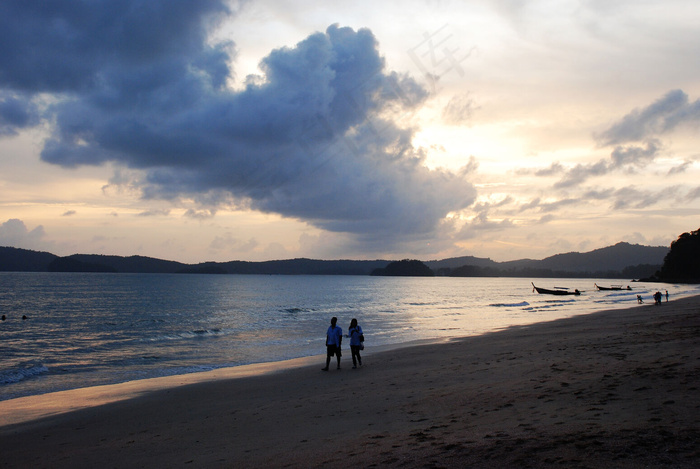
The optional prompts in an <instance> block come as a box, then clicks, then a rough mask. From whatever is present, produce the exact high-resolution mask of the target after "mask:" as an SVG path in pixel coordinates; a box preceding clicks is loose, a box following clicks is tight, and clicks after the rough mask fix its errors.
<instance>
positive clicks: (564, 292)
mask: <svg viewBox="0 0 700 469" xmlns="http://www.w3.org/2000/svg"><path fill="white" fill-rule="evenodd" d="M530 283H532V288H533V289H534V290H536V291H537V293H539V294H541V295H580V294H581V292H580V291H578V290H574V291H569V289H568V288H565V287H554V288H555V289H554V290H550V289H548V288H540V287H537V286H535V284H534V283H533V282H530Z"/></svg>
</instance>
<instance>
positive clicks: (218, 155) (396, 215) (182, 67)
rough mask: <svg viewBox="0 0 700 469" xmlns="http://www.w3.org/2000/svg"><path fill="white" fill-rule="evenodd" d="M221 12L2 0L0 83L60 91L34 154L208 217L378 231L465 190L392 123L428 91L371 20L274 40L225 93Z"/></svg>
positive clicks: (431, 210) (441, 208) (386, 232)
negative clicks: (394, 60) (399, 65)
mask: <svg viewBox="0 0 700 469" xmlns="http://www.w3.org/2000/svg"><path fill="white" fill-rule="evenodd" d="M39 10H41V11H39ZM227 14H230V10H229V8H228V6H227V3H226V2H224V1H223V0H218V1H217V0H206V1H201V2H189V1H185V0H178V1H174V0H153V1H151V2H147V3H143V2H139V1H136V0H111V1H108V0H102V1H95V2H90V3H88V4H84V3H79V4H75V3H71V2H67V3H61V2H59V4H57V5H56V6H55V8H52V9H48V8H46V9H35V8H31V6H30V4H29V3H28V2H23V1H12V0H11V1H9V2H4V3H3V5H2V6H1V7H0V18H2V19H0V31H3V32H0V44H2V45H1V46H0V57H1V59H0V89H2V88H4V89H5V90H6V91H9V92H14V93H19V92H21V93H25V94H26V95H27V96H29V97H31V96H32V95H36V94H38V93H53V94H54V95H55V96H56V97H57V99H56V100H55V102H54V103H53V104H52V105H50V106H49V107H48V108H47V109H46V114H45V115H44V117H45V118H47V119H49V118H50V119H51V121H52V122H55V126H54V127H53V132H52V134H51V136H50V138H49V139H48V140H47V141H46V143H45V145H44V148H43V151H42V153H41V158H42V159H43V160H44V161H46V162H49V163H52V164H56V165H61V166H64V167H73V166H78V165H100V164H103V163H106V162H112V163H115V164H116V166H117V167H127V168H131V169H135V170H139V171H140V172H142V174H143V175H144V176H143V177H142V178H141V179H138V180H137V181H136V182H134V181H133V180H132V181H131V182H130V184H132V185H133V184H138V188H139V189H140V190H141V192H142V194H143V195H144V197H150V198H164V199H173V200H176V199H178V198H188V199H194V200H196V201H197V202H198V203H199V204H204V203H206V204H210V205H211V208H207V209H206V210H209V212H208V213H209V214H213V213H215V210H216V206H217V205H218V204H221V203H225V204H229V205H230V204H231V203H232V200H233V203H235V204H236V205H238V206H241V205H245V206H247V207H250V208H252V209H255V210H259V211H262V212H274V213H278V214H281V215H283V216H287V217H294V218H298V219H302V220H305V221H307V222H309V223H311V224H313V225H315V226H318V227H321V228H324V229H326V230H330V231H336V232H345V233H353V234H355V235H358V236H360V237H367V238H377V239H381V238H384V239H387V242H391V238H392V237H394V236H399V237H409V238H410V237H412V236H418V235H424V234H426V233H430V232H432V231H434V230H435V229H436V227H437V225H438V224H439V222H440V220H441V219H443V218H444V216H445V215H446V214H447V213H449V212H451V211H456V210H460V209H463V208H465V207H467V206H469V205H470V204H471V203H472V202H473V200H474V197H475V190H474V188H473V186H472V185H471V184H469V183H468V182H467V181H465V179H464V174H456V173H453V172H450V171H447V170H430V169H428V168H427V167H426V166H425V165H424V154H423V152H422V151H421V150H419V149H416V148H414V147H413V146H412V143H411V141H412V137H413V133H414V131H415V129H412V128H410V127H400V126H399V125H398V124H397V122H398V121H399V120H400V119H398V117H400V116H404V115H406V113H407V112H410V111H411V109H414V108H415V107H416V106H419V105H420V104H421V103H422V102H423V101H424V100H425V98H426V97H427V91H426V90H425V89H424V88H423V87H422V86H420V85H419V84H418V83H417V82H416V81H414V80H413V79H412V78H410V77H408V76H405V75H402V74H399V73H396V72H393V71H388V70H386V67H385V61H384V59H383V58H382V57H381V55H380V54H379V51H378V45H377V41H376V39H375V38H374V36H373V34H372V33H371V32H370V31H369V30H367V29H360V30H353V29H351V28H342V27H339V26H336V25H333V26H330V27H329V28H328V29H327V30H326V31H325V32H323V33H315V34H312V35H310V36H309V37H308V38H306V39H304V40H303V41H301V42H300V43H298V44H297V45H296V46H294V47H285V48H281V49H277V50H274V51H272V52H271V53H270V54H269V55H268V56H267V57H265V58H264V59H263V60H262V61H261V63H260V68H261V71H262V75H261V76H259V77H256V78H254V79H250V80H248V84H247V86H246V87H245V89H243V90H232V89H230V88H227V87H226V83H227V80H228V79H229V78H230V77H231V76H232V73H233V72H232V71H231V70H230V69H229V65H228V64H229V63H231V62H232V61H233V59H234V58H235V56H234V55H235V52H234V51H235V47H234V46H233V44H232V43H224V44H210V42H209V41H208V37H207V34H208V31H209V30H210V28H211V25H212V22H214V21H215V20H216V19H217V18H218V17H221V16H222V15H227ZM30 51H31V52H33V53H32V54H29V53H28V52H30ZM113 182H114V181H113ZM203 214H205V212H203V211H198V212H194V211H193V212H192V213H189V214H188V216H195V217H201V216H202V215H203Z"/></svg>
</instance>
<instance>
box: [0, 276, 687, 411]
mask: <svg viewBox="0 0 700 469" xmlns="http://www.w3.org/2000/svg"><path fill="white" fill-rule="evenodd" d="M532 283H534V284H535V285H537V286H539V287H545V288H554V287H563V288H569V289H571V290H573V289H578V290H580V291H581V292H582V294H581V295H580V296H552V295H540V294H538V293H536V292H534V291H533V287H532ZM595 283H597V284H598V285H601V286H610V285H617V284H623V283H622V282H621V281H620V280H611V279H573V278H571V279H545V278H537V279H526V278H473V277H470V278H451V277H430V278H428V277H370V276H304V275H299V276H296V275H294V276H292V275H290V276H283V275H203V274H110V273H24V272H23V273H12V272H3V273H0V315H4V316H5V319H4V320H2V321H0V400H7V399H13V398H17V397H22V396H29V395H36V394H44V393H50V392H55V391H60V390H68V389H75V388H82V387H89V386H98V385H104V384H113V383H120V382H126V381H132V380H140V379H147V378H154V377H160V376H171V375H181V374H187V373H197V372H201V371H208V370H213V369H217V368H223V367H235V366H240V365H245V364H251V363H261V362H272V361H281V360H286V359H292V358H299V357H306V356H314V355H323V354H324V353H325V333H326V329H327V328H328V325H329V323H330V319H331V317H333V316H336V317H337V318H338V325H339V326H341V327H342V328H343V330H344V332H347V328H348V325H349V323H350V320H351V319H352V318H356V319H357V320H358V322H359V324H360V326H361V327H362V328H363V331H364V335H365V339H366V340H365V347H366V348H365V352H371V350H372V348H373V347H380V346H394V345H400V344H406V343H409V342H413V341H419V340H425V339H449V338H456V337H465V336H473V335H478V334H483V333H486V332H490V331H497V330H500V329H504V328H508V327H510V326H515V325H526V324H533V323H538V322H543V321H551V320H555V319H559V318H565V317H571V316H576V315H582V314H589V313H592V312H595V311H600V310H603V309H618V308H620V309H621V308H627V307H630V306H636V305H637V295H641V296H642V298H643V300H644V302H645V307H655V306H654V305H653V299H652V295H653V294H654V292H656V291H657V290H660V291H661V292H662V293H664V295H665V292H666V291H668V293H669V296H670V299H671V301H673V299H676V298H680V297H685V296H693V295H698V294H700V286H698V285H681V284H678V285H676V284H658V283H649V284H644V283H639V282H632V283H624V284H623V285H624V287H627V285H629V286H630V287H631V288H632V290H621V291H597V290H596V288H595V286H594V284H595ZM664 301H665V296H664ZM346 356H349V354H347V355H346ZM366 359H367V358H366ZM321 361H322V359H321Z"/></svg>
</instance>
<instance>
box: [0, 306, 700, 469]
mask: <svg viewBox="0 0 700 469" xmlns="http://www.w3.org/2000/svg"><path fill="white" fill-rule="evenodd" d="M368 332H369V331H368ZM366 335H367V337H368V339H369V340H371V333H368V334H366ZM370 344H371V342H370ZM366 351H367V353H366V354H365V357H364V364H365V365H364V366H363V367H362V368H361V369H358V370H352V369H351V360H350V351H349V349H348V348H347V347H345V355H344V356H343V369H342V370H341V371H337V370H335V369H333V368H334V367H332V369H331V371H329V372H322V371H321V367H322V366H323V364H324V357H312V358H306V359H301V360H296V361H292V362H283V363H281V364H279V363H278V364H268V365H264V366H262V367H249V368H244V367H238V369H237V370H235V371H231V370H228V371H226V372H219V374H214V375H202V374H198V375H199V376H196V377H192V376H190V377H171V378H167V379H158V380H146V381H143V382H140V381H139V382H134V383H125V384H124V385H117V386H106V387H100V388H90V389H85V390H76V391H68V392H63V393H54V394H49V395H45V396H33V397H31V398H22V399H14V400H10V401H4V402H0V425H2V426H1V427H0V467H3V468H4V467H7V468H15V467H16V468H28V467H31V468H41V467H52V468H63V467H65V468H81V467H86V468H87V467H89V468H94V467H100V468H108V467H118V468H135V467H198V468H199V467H206V468H217V467H236V468H241V467H266V468H269V467H291V468H306V467H330V466H348V467H435V468H437V467H455V468H456V467H460V468H461V467H566V468H571V467H592V468H594V467H595V468H598V467H615V468H638V467H688V468H690V467H700V392H699V388H700V297H693V298H686V299H680V300H677V301H671V302H669V303H663V304H662V305H660V306H654V305H641V306H638V307H634V308H630V309H626V310H615V311H605V312H600V313H594V314H590V315H585V316H579V317H575V318H570V319H563V320H558V321H554V322H549V323H543V324H537V325H533V326H523V327H513V328H509V329H507V330H504V331H500V332H495V333H490V334H486V335H483V336H479V337H470V338H465V339H460V340H454V341H449V342H446V343H436V344H427V345H419V346H411V347H407V348H398V349H394V350H389V351H383V352H375V353H372V352H371V346H370V345H368V349H367V350H366ZM261 371H262V372H263V373H260V372H261ZM227 372H228V373H234V375H227V374H226V373H227ZM236 373H238V375H236ZM102 402H104V404H101V405H97V404H100V403H102Z"/></svg>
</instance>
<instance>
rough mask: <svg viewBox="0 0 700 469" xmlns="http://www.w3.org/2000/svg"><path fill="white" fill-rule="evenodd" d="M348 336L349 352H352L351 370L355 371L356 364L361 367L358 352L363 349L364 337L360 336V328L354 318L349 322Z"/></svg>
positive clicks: (360, 358)
mask: <svg viewBox="0 0 700 469" xmlns="http://www.w3.org/2000/svg"><path fill="white" fill-rule="evenodd" d="M348 335H349V336H350V351H351V352H352V368H353V369H356V368H357V364H358V363H359V364H360V366H362V357H361V356H360V350H362V349H363V348H364V345H363V344H362V342H364V340H365V336H364V335H363V334H362V328H361V327H360V325H359V324H357V319H355V318H353V319H352V321H350V327H349V328H348Z"/></svg>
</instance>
